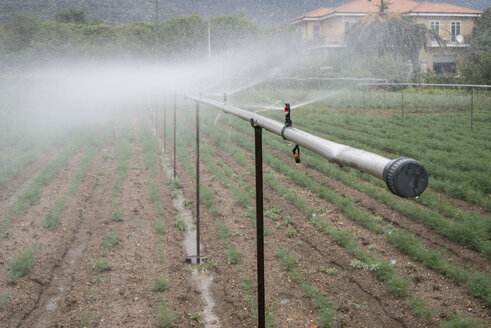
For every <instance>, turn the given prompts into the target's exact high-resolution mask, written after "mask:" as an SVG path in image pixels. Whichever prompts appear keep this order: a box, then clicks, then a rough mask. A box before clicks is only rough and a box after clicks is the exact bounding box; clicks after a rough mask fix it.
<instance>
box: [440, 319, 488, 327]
mask: <svg viewBox="0 0 491 328" xmlns="http://www.w3.org/2000/svg"><path fill="white" fill-rule="evenodd" d="M439 328H479V325H477V324H476V323H475V322H474V319H472V318H466V319H461V318H459V317H457V316H452V318H451V319H450V320H449V321H447V322H444V323H442V324H441V325H440V326H439Z"/></svg>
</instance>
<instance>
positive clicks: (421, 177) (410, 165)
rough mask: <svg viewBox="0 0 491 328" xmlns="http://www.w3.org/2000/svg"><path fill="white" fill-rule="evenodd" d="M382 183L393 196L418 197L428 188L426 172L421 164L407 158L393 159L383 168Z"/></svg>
mask: <svg viewBox="0 0 491 328" xmlns="http://www.w3.org/2000/svg"><path fill="white" fill-rule="evenodd" d="M383 175H384V181H385V183H387V187H389V189H390V191H392V193H393V194H395V195H397V196H400V197H405V198H412V197H418V196H419V195H421V194H422V193H423V191H424V190H425V189H426V187H427V186H428V172H427V171H426V169H425V167H424V166H423V164H421V163H420V162H418V161H416V160H414V159H412V158H407V157H401V158H398V159H394V160H392V161H390V162H389V163H387V165H386V166H385V167H384V173H383Z"/></svg>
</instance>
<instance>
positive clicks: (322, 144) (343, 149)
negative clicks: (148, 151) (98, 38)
mask: <svg viewBox="0 0 491 328" xmlns="http://www.w3.org/2000/svg"><path fill="white" fill-rule="evenodd" d="M186 98H188V99H192V100H194V101H196V102H200V103H203V104H207V105H210V106H212V107H215V108H219V109H221V110H223V111H224V112H225V113H229V114H233V115H235V116H237V117H239V118H241V119H243V120H245V121H248V122H251V124H253V125H254V126H260V127H262V128H264V129H266V130H268V131H270V132H272V133H274V134H277V135H279V136H281V135H282V133H281V132H282V129H283V127H284V124H282V123H280V122H277V121H275V120H272V119H270V118H267V117H264V116H261V115H258V114H256V113H252V112H249V111H247V110H244V109H241V108H239V107H235V106H232V105H229V104H225V103H221V102H218V101H215V100H212V99H206V98H200V97H196V96H190V95H186ZM283 137H284V138H285V139H287V140H291V141H292V142H294V143H296V144H298V145H300V146H301V147H304V148H306V149H309V150H311V151H313V152H314V153H317V154H319V155H320V156H322V157H324V158H326V159H327V160H328V161H330V162H333V163H337V164H339V165H340V166H348V167H352V168H355V169H358V170H360V171H362V172H366V173H368V174H371V175H373V176H374V177H377V178H379V179H382V180H384V181H385V182H386V184H387V186H388V187H389V189H390V190H391V191H392V192H393V193H394V194H396V195H398V196H401V197H418V196H419V195H420V194H421V193H422V192H423V191H424V190H425V189H426V186H427V185H428V173H427V172H426V169H425V168H424V166H423V165H422V164H421V163H419V162H418V161H416V160H414V159H410V158H405V157H402V158H399V159H395V160H390V159H388V158H386V157H383V156H380V155H377V154H374V153H371V152H368V151H365V150H361V149H357V148H353V147H350V146H346V145H343V144H339V143H336V142H333V141H329V140H326V139H323V138H320V137H317V136H315V135H312V134H310V133H307V132H304V131H302V130H299V129H296V128H293V127H288V128H286V129H285V130H284V133H283Z"/></svg>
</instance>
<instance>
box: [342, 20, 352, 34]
mask: <svg viewBox="0 0 491 328" xmlns="http://www.w3.org/2000/svg"><path fill="white" fill-rule="evenodd" d="M351 25H353V22H344V33H346V31H347V30H349V28H350V27H351Z"/></svg>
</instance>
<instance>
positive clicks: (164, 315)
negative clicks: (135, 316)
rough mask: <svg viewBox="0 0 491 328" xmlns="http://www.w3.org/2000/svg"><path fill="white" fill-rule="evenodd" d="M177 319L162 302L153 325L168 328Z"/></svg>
mask: <svg viewBox="0 0 491 328" xmlns="http://www.w3.org/2000/svg"><path fill="white" fill-rule="evenodd" d="M176 319H177V316H176V314H175V313H174V311H172V310H171V309H169V307H168V306H167V304H165V303H164V302H163V303H162V304H161V305H160V309H159V314H158V316H157V319H156V320H155V323H156V324H157V325H158V326H159V327H162V328H166V327H170V326H171V325H172V323H173V322H174V321H175V320H176Z"/></svg>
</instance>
